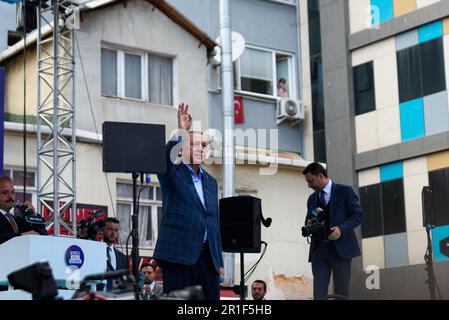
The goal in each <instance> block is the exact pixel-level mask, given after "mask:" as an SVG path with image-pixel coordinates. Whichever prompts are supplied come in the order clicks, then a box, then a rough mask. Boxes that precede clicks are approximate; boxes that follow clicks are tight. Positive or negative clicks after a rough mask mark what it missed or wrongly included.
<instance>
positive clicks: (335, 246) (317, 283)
mask: <svg viewBox="0 0 449 320" xmlns="http://www.w3.org/2000/svg"><path fill="white" fill-rule="evenodd" d="M320 192H321V191H316V192H314V193H313V194H312V195H310V197H309V199H308V201H307V210H308V211H307V216H306V223H307V220H308V219H311V217H312V210H313V209H315V208H317V207H321V208H322V209H323V210H325V211H326V213H327V214H328V217H329V221H328V224H327V226H328V227H339V228H340V231H341V237H340V238H339V239H338V240H334V241H332V240H329V241H326V240H325V239H317V238H316V237H314V236H312V242H311V244H310V251H309V262H312V272H313V277H314V280H313V291H314V292H313V294H314V298H315V299H325V298H326V297H327V291H328V287H329V281H330V275H331V271H332V272H333V279H334V289H335V290H334V293H335V295H339V296H344V297H348V289H349V278H350V273H351V259H352V258H354V257H357V256H359V255H360V249H359V245H358V242H357V237H356V235H355V232H354V228H356V227H357V226H358V225H359V224H360V223H361V222H362V220H363V211H362V208H361V207H360V203H359V200H358V198H357V196H356V195H355V193H354V191H353V190H352V188H351V187H350V186H345V185H341V184H336V183H332V188H331V196H330V200H329V202H328V203H327V205H325V204H323V203H322V202H321V200H320V197H319V194H320ZM325 238H327V235H326V236H325Z"/></svg>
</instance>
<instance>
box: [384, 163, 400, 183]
mask: <svg viewBox="0 0 449 320" xmlns="http://www.w3.org/2000/svg"><path fill="white" fill-rule="evenodd" d="M403 172H404V170H403V165H402V161H399V162H392V163H388V164H384V165H382V166H380V181H381V182H384V181H388V180H394V179H399V178H402V177H403V175H404V173H403Z"/></svg>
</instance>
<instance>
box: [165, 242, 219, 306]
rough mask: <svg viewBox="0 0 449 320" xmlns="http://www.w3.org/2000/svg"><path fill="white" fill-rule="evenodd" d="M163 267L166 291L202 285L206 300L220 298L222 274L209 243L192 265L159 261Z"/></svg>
mask: <svg viewBox="0 0 449 320" xmlns="http://www.w3.org/2000/svg"><path fill="white" fill-rule="evenodd" d="M159 264H160V266H161V267H162V275H163V280H164V293H167V294H168V293H170V292H171V291H173V290H181V289H185V288H186V287H190V286H194V285H200V286H201V287H202V288H203V294H204V299H205V300H220V275H219V274H218V273H217V271H216V269H215V266H214V262H213V261H212V256H211V253H210V249H209V246H208V245H205V246H203V248H202V250H201V254H200V257H199V258H198V260H197V261H196V262H195V264H194V265H192V266H187V265H183V264H179V263H172V262H167V261H159Z"/></svg>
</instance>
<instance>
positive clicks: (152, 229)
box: [117, 183, 162, 248]
mask: <svg viewBox="0 0 449 320" xmlns="http://www.w3.org/2000/svg"><path fill="white" fill-rule="evenodd" d="M132 212H133V187H132V184H129V183H117V218H118V219H119V221H120V226H121V231H120V235H119V241H120V244H121V245H125V244H126V239H127V237H128V235H129V233H130V232H131V227H132V225H131V215H132ZM161 215H162V192H161V189H160V186H159V185H151V186H146V187H145V188H144V189H143V190H142V192H141V193H140V201H139V246H140V247H144V248H152V247H154V246H155V244H156V239H157V234H158V230H159V227H160V222H161V218H162V216H161Z"/></svg>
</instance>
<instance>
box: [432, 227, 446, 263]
mask: <svg viewBox="0 0 449 320" xmlns="http://www.w3.org/2000/svg"><path fill="white" fill-rule="evenodd" d="M432 245H433V256H434V259H435V261H447V260H449V226H442V227H438V228H435V229H433V230H432Z"/></svg>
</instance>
